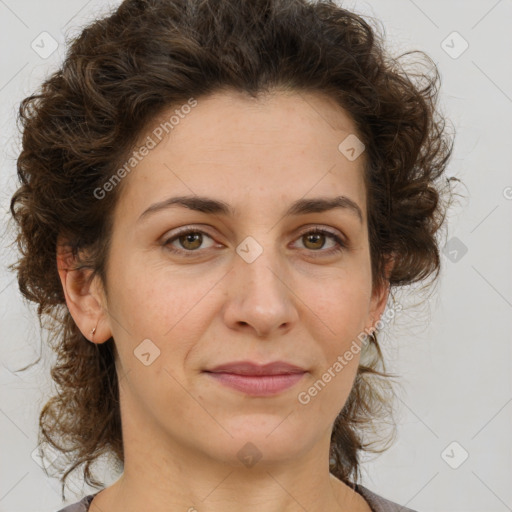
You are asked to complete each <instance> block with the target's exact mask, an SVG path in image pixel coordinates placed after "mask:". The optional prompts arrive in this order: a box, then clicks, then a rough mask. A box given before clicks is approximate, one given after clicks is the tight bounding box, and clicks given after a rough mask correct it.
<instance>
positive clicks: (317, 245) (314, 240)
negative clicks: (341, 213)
mask: <svg viewBox="0 0 512 512" xmlns="http://www.w3.org/2000/svg"><path fill="white" fill-rule="evenodd" d="M326 238H330V239H331V241H333V242H334V246H333V247H332V248H331V249H328V250H321V249H323V247H324V245H325V239H326ZM299 240H303V241H304V242H303V243H304V244H305V245H306V249H310V250H312V251H313V252H320V253H321V254H320V256H322V255H323V256H325V255H332V254H337V253H339V252H341V251H343V250H345V249H346V248H347V245H346V244H345V243H344V242H343V240H342V239H341V238H340V237H339V236H338V235H337V234H336V233H334V232H331V231H329V230H327V229H325V228H314V229H310V230H309V231H305V232H303V233H302V234H301V235H300V237H299ZM308 246H309V247H308ZM315 257H316V255H315Z"/></svg>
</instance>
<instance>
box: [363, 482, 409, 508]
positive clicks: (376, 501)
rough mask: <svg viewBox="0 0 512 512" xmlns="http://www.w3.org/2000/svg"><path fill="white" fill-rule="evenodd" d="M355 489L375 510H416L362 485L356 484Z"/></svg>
mask: <svg viewBox="0 0 512 512" xmlns="http://www.w3.org/2000/svg"><path fill="white" fill-rule="evenodd" d="M355 490H356V491H357V492H358V493H359V494H361V495H362V496H363V498H364V499H365V500H366V501H367V502H368V504H369V505H370V507H371V509H372V511H373V512H416V511H415V510H412V509H410V508H407V507H404V506H402V505H399V504H398V503H395V502H393V501H389V500H387V499H386V498H383V497H382V496H379V495H378V494H375V493H374V492H372V491H370V490H369V489H367V488H366V487H364V486H362V485H356V489H355Z"/></svg>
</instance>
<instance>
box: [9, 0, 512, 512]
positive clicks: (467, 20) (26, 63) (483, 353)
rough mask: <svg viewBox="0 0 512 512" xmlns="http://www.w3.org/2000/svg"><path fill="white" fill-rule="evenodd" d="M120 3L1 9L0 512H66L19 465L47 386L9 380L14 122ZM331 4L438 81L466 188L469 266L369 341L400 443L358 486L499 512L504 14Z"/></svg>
mask: <svg viewBox="0 0 512 512" xmlns="http://www.w3.org/2000/svg"><path fill="white" fill-rule="evenodd" d="M117 3H118V2H111V3H109V2H101V1H98V0H91V1H89V2H87V1H86V0H67V1H63V0H60V1H55V0H52V1H49V0H47V1H45V2H36V1H35V0H18V1H15V0H0V48H1V59H2V60H1V67H0V126H1V128H0V147H1V154H0V159H1V160H0V162H1V176H0V180H1V183H0V201H1V209H2V213H3V214H4V216H3V223H2V226H3V229H2V236H3V243H2V248H1V251H2V252H1V258H2V269H1V272H0V318H1V322H2V324H1V330H0V332H1V361H2V366H1V367H0V381H1V397H0V429H1V436H0V447H1V456H0V461H1V467H0V512H36V511H37V512H55V511H56V510H58V509H59V508H61V506H63V504H62V503H61V500H60V494H59V486H58V482H57V480H54V479H53V480H52V479H48V478H47V477H46V476H45V474H44V473H43V471H42V470H41V468H40V467H39V466H38V465H37V464H36V462H35V461H34V460H33V459H32V458H31V453H32V451H33V450H34V448H35V447H36V444H37V419H38V414H39V410H40V408H41V406H42V404H43V403H44V401H45V399H46V398H47V396H46V394H47V393H48V391H49V389H50V385H51V382H50V378H49V363H50V361H49V360H48V359H47V360H46V362H43V363H42V364H39V365H36V366H35V367H33V368H31V369H30V370H28V371H26V372H21V373H15V372H14V371H15V370H16V369H19V368H21V367H23V366H24V365H26V364H28V363H30V362H32V361H33V360H34V359H35V358H36V357H37V355H38V354H39V351H40V344H41V340H40V330H39V327H38V322H37V317H36V315H35V309H34V308H29V307H27V306H26V305H25V304H24V303H23V302H22V300H21V296H20V294H19V292H18V290H17V286H16V282H15V280H14V276H13V275H12V274H9V273H8V272H7V271H6V269H5V264H7V263H10V262H12V261H13V259H14V258H15V253H14V252H13V249H12V248H8V247H6V244H7V242H8V241H9V240H10V239H8V238H5V235H4V230H5V229H4V227H5V225H6V221H7V218H8V216H7V211H8V205H9V200H10V197H11V195H12V193H13V191H14V189H15V187H16V180H15V159H16V154H17V151H18V148H19V136H18V134H17V132H16V125H15V116H16V112H17V107H18V104H19V102H20V101H21V99H22V98H24V97H25V96H27V95H29V94H30V93H31V92H33V91H34V90H35V88H36V87H37V86H38V85H39V83H40V82H41V80H42V79H43V78H44V77H45V76H47V75H48V74H49V73H50V72H53V71H55V70H56V69H57V67H58V65H59V63H60V62H61V61H62V58H63V56H64V52H65V47H64V42H65V37H69V36H74V35H76V34H78V33H79V31H80V27H81V26H83V24H84V23H86V22H88V21H89V20H92V19H93V18H94V17H96V16H97V15H99V14H101V13H102V12H105V10H106V9H108V6H109V5H112V6H114V5H117ZM342 5H343V6H345V7H347V8H349V9H354V10H355V11H356V12H359V13H363V14H367V15H370V16H374V17H376V18H377V19H379V20H381V21H382V22H383V23H384V26H385V28H386V34H387V40H388V46H389V47H390V48H392V51H393V53H394V54H397V53H398V52H401V51H405V50H410V49H411V50H412V49H418V50H423V51H425V52H426V53H428V54H429V55H430V56H431V57H432V59H433V60H434V61H435V62H436V64H437V65H438V66H439V69H440V72H441V76H442V87H441V105H442V108H443V110H444V112H445V113H446V115H447V116H448V117H449V118H450V119H451V121H452V122H453V125H454V127H455V129H456V133H457V135H456V144H455V150H454V156H453V158H452V160H451V164H450V166H449V168H448V175H451V176H456V177H458V178H460V179H462V180H463V182H464V184H465V186H466V187H467V188H466V189H461V191H462V192H463V193H465V194H466V199H463V200H461V201H460V202H459V204H458V205H456V206H454V208H453V209H452V211H451V213H450V215H449V227H448V233H447V236H446V240H448V244H450V243H451V244H454V243H455V242H454V237H456V238H457V239H459V240H460V242H461V243H462V244H464V246H465V247H466V248H467V253H465V254H464V255H462V257H461V254H462V253H461V252H458V254H457V255H455V253H453V248H454V247H456V246H454V245H451V246H450V245H449V250H450V251H452V253H451V254H443V256H442V260H443V261H442V264H443V273H442V276H441V279H440V281H439V283H438V286H437V288H436V293H435V294H434V295H433V296H432V298H431V300H430V302H429V303H428V304H427V306H423V307H422V308H416V309H415V310H407V311H404V312H402V313H400V314H399V315H397V317H396V322H395V323H394V324H393V325H390V326H388V331H387V332H386V334H385V335H381V337H380V339H381V341H382V343H383V345H384V351H385V353H386V355H387V356H388V358H389V359H390V369H391V370H393V371H395V372H398V373H399V374H400V375H401V376H402V379H401V387H400V388H399V389H397V393H398V394H399V397H400V400H399V403H398V405H399V406H400V409H399V412H398V414H397V417H398V419H399V429H398V436H397V440H396V442H395V443H394V445H393V446H392V447H391V448H390V449H389V450H388V451H387V452H386V453H385V454H383V455H381V456H380V457H378V458H376V459H374V460H372V461H367V462H366V464H365V467H364V482H363V483H364V485H366V486H367V487H369V488H370V489H372V490H373V491H374V492H377V493H379V494H382V495H383V496H385V497H387V498H389V499H392V500H394V501H397V502H398V503H401V504H407V506H409V507H411V508H413V509H416V510H418V511H419V512H438V511H439V512H440V511H450V512H477V511H481V512H502V511H506V510H512V491H511V486H510V482H511V481H512V480H511V477H512V446H511V445H512V443H511V439H510V438H511V436H510V432H511V426H512V425H511V423H512V422H511V417H512V403H511V402H512V389H511V387H512V386H511V377H510V375H511V343H510V342H511V335H510V332H511V328H512V321H511V317H512V315H511V308H512V279H511V270H510V269H511V261H512V258H511V253H512V250H511V249H512V236H511V235H512V230H511V222H510V220H511V219H512V215H511V214H512V173H511V168H510V164H511V154H512V149H511V148H512V142H511V140H510V138H511V135H512V66H511V50H512V31H511V28H510V27H511V23H512V2H511V0H500V1H496V0H479V1H476V0H473V1H463V0H460V1H455V0H449V1H447V0H436V1H428V2H427V1H426V0H415V1H412V0H386V1H376V0H374V1H364V2H363V1H348V2H343V3H342ZM43 31H46V32H48V33H49V34H51V36H52V37H53V38H54V39H55V40H56V41H57V42H58V43H59V47H58V49H57V51H55V53H53V54H52V55H51V56H50V57H48V58H46V59H44V58H41V57H40V56H39V55H38V54H37V53H36V52H35V51H34V50H33V49H32V48H31V43H32V41H34V40H38V39H37V38H39V37H40V36H39V35H40V34H41V32H43ZM453 31H457V32H458V33H459V34H460V35H461V36H462V37H463V38H464V39H465V40H466V41H467V42H468V43H469V48H468V49H467V50H466V51H465V52H464V53H462V55H460V56H459V57H458V58H452V57H451V56H450V55H448V54H447V53H446V51H445V50H444V49H443V47H442V46H441V45H442V42H443V41H444V40H445V39H446V38H447V36H449V35H450V34H451V33H452V32H453ZM453 37H454V36H451V38H449V39H448V40H447V43H445V44H448V45H450V46H452V47H453V48H452V50H451V51H452V52H454V51H457V50H458V49H459V48H461V46H460V45H461V44H463V43H462V41H461V40H460V39H457V38H456V37H457V36H455V39H454V38H453ZM452 260H453V261H452ZM412 291H413V290H409V292H412ZM414 299H418V297H414ZM403 301H405V302H407V299H406V297H404V299H403ZM453 442H456V443H457V444H455V445H452V444H451V443H453ZM447 448H448V449H447ZM463 450H465V451H466V452H467V453H468V454H469V456H468V458H467V460H465V462H464V463H462V464H461V465H460V466H459V467H458V468H457V469H454V468H452V467H450V465H449V464H448V463H447V462H446V461H449V462H450V464H451V465H452V466H455V465H457V464H459V463H460V461H461V457H462V456H463V454H464V451H463ZM116 478H117V476H115V477H113V478H112V479H111V481H114V480H115V479H116ZM76 484H77V486H78V490H77V492H78V494H77V495H76V498H73V495H72V494H70V498H69V500H68V503H69V502H72V501H77V500H78V499H80V498H81V496H82V495H83V494H85V493H88V492H90V491H91V489H90V488H88V487H85V488H82V483H81V482H80V480H79V479H77V480H76Z"/></svg>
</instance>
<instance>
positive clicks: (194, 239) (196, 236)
mask: <svg viewBox="0 0 512 512" xmlns="http://www.w3.org/2000/svg"><path fill="white" fill-rule="evenodd" d="M205 237H206V238H209V239H210V240H213V239H212V237H211V236H209V235H208V234H207V233H205V232H204V231H201V230H199V229H189V228H186V229H184V230H182V231H179V232H178V233H176V234H175V235H173V236H172V237H171V238H168V239H167V240H166V241H165V242H164V244H163V245H164V246H165V247H167V248H168V249H169V250H170V251H171V252H173V253H176V254H180V255H183V256H185V257H187V256H194V254H193V253H194V252H197V251H198V249H200V248H201V245H202V244H203V240H204V238H205ZM175 243H178V244H179V246H181V248H177V247H176V246H175V245H173V244H175ZM210 247H212V245H211V246H210Z"/></svg>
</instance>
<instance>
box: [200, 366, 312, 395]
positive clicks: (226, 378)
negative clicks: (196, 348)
mask: <svg viewBox="0 0 512 512" xmlns="http://www.w3.org/2000/svg"><path fill="white" fill-rule="evenodd" d="M207 373H208V375H210V376H211V377H213V378H214V379H216V380H217V381H219V382H220V383H221V384H224V385H225V386H229V387H231V388H234V389H237V390H238V391H242V392H243V393H246V394H248V395H253V396H269V395H275V394H277V393H280V392H281V391H284V390H285V389H289V388H291V387H292V386H294V385H295V384H296V383H297V382H299V380H301V379H302V377H303V376H304V373H305V372H304V373H288V374H283V375H239V374H235V373H212V372H207Z"/></svg>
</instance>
